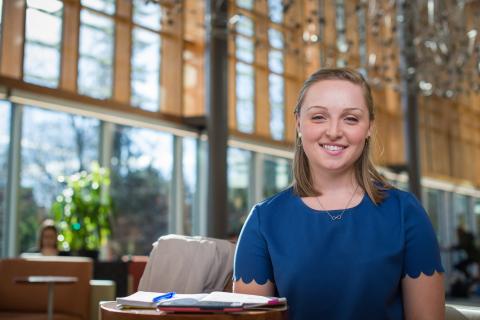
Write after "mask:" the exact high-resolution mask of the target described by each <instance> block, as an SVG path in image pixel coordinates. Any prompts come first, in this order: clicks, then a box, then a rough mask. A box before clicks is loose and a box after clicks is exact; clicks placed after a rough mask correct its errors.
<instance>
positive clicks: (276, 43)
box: [268, 28, 284, 49]
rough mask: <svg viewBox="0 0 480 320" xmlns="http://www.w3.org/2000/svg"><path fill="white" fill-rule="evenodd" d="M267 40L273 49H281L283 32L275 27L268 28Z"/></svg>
mask: <svg viewBox="0 0 480 320" xmlns="http://www.w3.org/2000/svg"><path fill="white" fill-rule="evenodd" d="M268 42H270V46H272V47H273V48H275V49H283V43H284V41H283V33H282V32H280V31H278V30H277V29H273V28H270V29H268Z"/></svg>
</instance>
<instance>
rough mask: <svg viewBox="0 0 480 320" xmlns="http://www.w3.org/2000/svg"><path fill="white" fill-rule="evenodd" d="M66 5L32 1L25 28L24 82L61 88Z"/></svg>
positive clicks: (49, 0)
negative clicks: (64, 7)
mask: <svg viewBox="0 0 480 320" xmlns="http://www.w3.org/2000/svg"><path fill="white" fill-rule="evenodd" d="M62 15H63V3H62V2H61V1H57V0H43V1H39V0H28V1H27V11H26V25H25V49H24V50H25V52H24V62H23V79H24V80H25V81H27V82H31V83H35V84H38V85H41V86H46V87H57V86H58V81H59V78H60V55H61V54H60V49H61V43H62Z"/></svg>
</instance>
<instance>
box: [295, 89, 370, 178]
mask: <svg viewBox="0 0 480 320" xmlns="http://www.w3.org/2000/svg"><path fill="white" fill-rule="evenodd" d="M370 124H371V123H370V119H369V113H368V108H367V105H366V102H365V98H364V96H363V91H362V88H361V87H360V86H359V85H356V84H353V83H351V82H349V81H345V80H322V81H319V82H317V83H315V84H313V85H312V86H311V87H310V88H309V89H308V90H307V92H306V95H305V98H304V101H303V105H302V106H301V110H300V114H299V115H298V116H297V130H298V132H299V133H301V134H302V139H301V141H302V145H303V149H304V150H305V154H306V155H307V157H308V160H309V163H310V168H311V170H312V173H316V172H330V173H331V172H335V173H341V172H345V171H349V170H353V165H354V163H355V161H356V160H357V159H358V158H359V157H360V155H361V154H362V151H363V148H364V146H365V139H366V138H367V137H368V136H370V128H371V125H370Z"/></svg>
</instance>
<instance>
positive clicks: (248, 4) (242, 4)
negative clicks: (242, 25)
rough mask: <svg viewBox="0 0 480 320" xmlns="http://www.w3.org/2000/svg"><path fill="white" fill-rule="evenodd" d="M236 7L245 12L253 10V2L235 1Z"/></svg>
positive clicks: (247, 0)
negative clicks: (245, 10)
mask: <svg viewBox="0 0 480 320" xmlns="http://www.w3.org/2000/svg"><path fill="white" fill-rule="evenodd" d="M236 2H237V6H239V7H240V8H244V9H247V10H252V9H253V0H237V1H236Z"/></svg>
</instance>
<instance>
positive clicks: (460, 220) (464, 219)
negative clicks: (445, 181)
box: [453, 194, 471, 231]
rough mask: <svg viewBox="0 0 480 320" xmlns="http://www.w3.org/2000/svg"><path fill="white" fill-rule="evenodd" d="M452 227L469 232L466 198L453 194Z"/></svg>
mask: <svg viewBox="0 0 480 320" xmlns="http://www.w3.org/2000/svg"><path fill="white" fill-rule="evenodd" d="M453 226H454V228H457V227H459V226H462V227H464V228H465V229H467V230H469V231H471V228H470V226H469V219H468V197H467V196H464V195H461V194H453Z"/></svg>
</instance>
